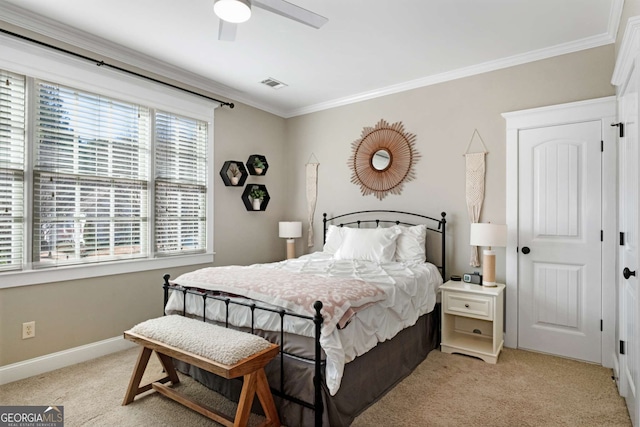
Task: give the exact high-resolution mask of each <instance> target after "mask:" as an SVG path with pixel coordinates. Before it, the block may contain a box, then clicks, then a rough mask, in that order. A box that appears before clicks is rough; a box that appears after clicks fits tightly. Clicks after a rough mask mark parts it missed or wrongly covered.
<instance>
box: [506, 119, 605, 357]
mask: <svg viewBox="0 0 640 427" xmlns="http://www.w3.org/2000/svg"><path fill="white" fill-rule="evenodd" d="M601 140H602V131H601V122H600V121H588V122H582V123H574V124H566V125H559V126H549V127H543V128H537V129H530V130H522V131H520V135H519V142H518V144H519V145H518V158H519V160H518V161H519V164H518V178H519V184H518V187H519V207H518V223H519V227H518V246H519V256H518V287H519V293H518V347H520V348H525V349H530V350H534V351H540V352H544V353H551V354H556V355H560V356H565V357H571V358H575V359H580V360H586V361H590V362H596V363H600V362H601V358H602V356H601V352H602V350H601V330H600V325H601V319H602V316H601V313H602V304H601V301H602V300H601V288H602V286H601V284H602V282H601V269H602V266H601V250H602V249H601V247H602V246H601V230H602V227H601V217H602V213H601V185H602V184H601V170H602V164H601V148H600V147H601Z"/></svg>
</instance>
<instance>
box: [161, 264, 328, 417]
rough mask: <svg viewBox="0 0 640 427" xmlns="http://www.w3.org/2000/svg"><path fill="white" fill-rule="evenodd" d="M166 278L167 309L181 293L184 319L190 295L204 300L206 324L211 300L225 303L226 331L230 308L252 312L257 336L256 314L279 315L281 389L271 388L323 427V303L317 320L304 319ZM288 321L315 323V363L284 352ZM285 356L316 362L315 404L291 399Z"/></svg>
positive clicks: (317, 308)
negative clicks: (171, 296)
mask: <svg viewBox="0 0 640 427" xmlns="http://www.w3.org/2000/svg"><path fill="white" fill-rule="evenodd" d="M163 278H164V284H163V285H162V287H163V289H164V306H163V307H166V306H167V302H168V301H169V294H170V292H181V293H182V294H183V301H184V303H183V309H182V315H183V316H186V315H187V309H186V301H187V294H190V295H196V296H200V297H201V298H202V302H203V310H202V317H201V320H202V321H205V322H206V321H207V319H206V307H207V301H208V300H217V301H220V302H222V303H224V305H225V320H224V326H225V327H229V326H230V325H229V310H230V306H243V307H247V308H248V309H249V310H250V312H251V327H250V329H251V330H250V332H251V333H256V328H255V322H254V321H255V312H256V310H262V311H268V312H271V313H276V314H278V315H279V317H280V329H279V331H278V332H279V338H280V345H281V351H280V354H279V378H280V381H279V384H278V386H277V387H276V386H273V385H271V392H272V393H273V394H274V395H276V396H278V397H280V398H282V399H285V400H288V401H290V402H293V403H295V404H298V405H301V406H303V407H306V408H309V409H311V410H313V411H314V422H315V425H316V426H321V425H322V417H323V414H322V411H323V408H324V403H323V400H322V385H323V383H324V378H323V367H324V366H323V365H324V364H325V361H323V360H322V347H321V346H320V331H321V328H322V323H323V320H324V319H323V316H322V314H321V313H320V311H321V310H322V302H321V301H316V302H315V303H314V304H313V308H314V310H315V314H314V315H313V316H305V315H301V314H297V313H291V312H287V311H285V310H282V309H280V310H277V309H273V308H269V307H264V306H260V305H256V304H255V303H246V302H243V301H235V300H233V299H231V298H230V297H227V296H223V295H217V294H215V293H213V292H207V291H202V290H198V289H192V288H187V287H183V286H179V285H174V284H171V283H170V282H169V279H170V275H169V274H165V275H164V276H163ZM286 317H295V318H298V319H304V320H308V321H310V322H313V323H314V337H313V339H314V357H313V359H309V358H308V357H306V356H304V355H297V354H293V353H289V352H286V351H285V350H284V342H285V328H284V324H285V321H286ZM285 355H289V356H292V357H295V358H299V359H303V360H307V361H310V362H313V364H314V377H313V385H314V393H313V396H314V398H313V400H314V401H313V403H311V402H307V401H305V400H303V399H299V398H297V397H295V396H291V395H289V394H288V393H286V392H285V386H284V383H285V369H284V356H285Z"/></svg>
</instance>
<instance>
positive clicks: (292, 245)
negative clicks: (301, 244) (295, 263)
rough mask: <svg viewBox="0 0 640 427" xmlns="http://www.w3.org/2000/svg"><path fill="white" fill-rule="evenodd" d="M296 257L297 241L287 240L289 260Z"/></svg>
mask: <svg viewBox="0 0 640 427" xmlns="http://www.w3.org/2000/svg"><path fill="white" fill-rule="evenodd" d="M295 257H296V241H295V239H287V259H291V258H295Z"/></svg>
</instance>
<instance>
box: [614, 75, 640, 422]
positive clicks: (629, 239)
mask: <svg viewBox="0 0 640 427" xmlns="http://www.w3.org/2000/svg"><path fill="white" fill-rule="evenodd" d="M636 79H637V72H636V71H635V70H634V72H632V73H631V76H630V80H629V81H628V84H627V86H626V87H625V89H624V92H623V93H622V96H620V97H619V114H620V120H621V121H622V123H623V124H624V137H621V138H620V139H619V148H618V150H619V151H618V153H619V162H618V164H619V175H618V177H619V181H620V182H619V189H620V193H619V197H620V199H619V207H620V209H619V215H620V218H619V224H618V226H619V228H620V232H621V233H623V236H624V238H623V239H622V240H621V243H622V244H621V245H620V250H619V253H618V255H619V257H618V259H619V263H618V266H619V270H620V271H619V272H618V289H619V302H618V307H619V310H618V313H619V316H620V319H619V324H618V327H619V338H620V341H622V342H623V344H622V345H621V346H620V349H619V352H620V353H619V359H618V360H619V378H618V379H619V381H618V385H619V388H620V394H621V395H622V396H624V397H625V400H626V402H627V408H628V409H629V415H630V416H631V421H632V422H633V425H634V426H637V425H638V423H639V422H640V419H639V418H640V414H639V412H640V407H639V406H640V405H639V404H638V399H639V396H638V394H639V391H638V390H637V387H638V386H639V385H640V384H639V382H638V381H639V377H638V375H639V374H638V368H639V366H638V365H639V363H640V361H639V360H638V358H640V354H639V353H638V350H639V343H638V339H637V338H638V336H639V332H640V331H638V311H639V310H640V308H639V307H640V304H639V302H638V278H637V276H635V275H631V274H630V273H631V272H636V271H637V270H638V255H639V253H638V227H639V224H638V219H639V218H638V191H640V186H639V183H640V181H639V180H638V178H639V177H638V161H639V160H640V158H639V157H638V154H639V152H638V125H637V119H638V94H637V90H636ZM624 269H627V270H625V271H626V273H627V274H626V275H625V274H624V273H623V270H624ZM638 273H640V271H639V272H638Z"/></svg>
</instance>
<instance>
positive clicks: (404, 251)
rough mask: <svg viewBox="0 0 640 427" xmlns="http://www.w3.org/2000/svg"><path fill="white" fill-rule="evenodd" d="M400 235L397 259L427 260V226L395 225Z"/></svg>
mask: <svg viewBox="0 0 640 427" xmlns="http://www.w3.org/2000/svg"><path fill="white" fill-rule="evenodd" d="M392 228H398V229H399V230H400V235H399V236H398V240H397V241H396V254H395V260H396V261H399V262H425V261H426V260H427V226H426V225H425V224H421V225H415V226H412V227H406V226H403V225H394V226H393V227H392Z"/></svg>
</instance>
